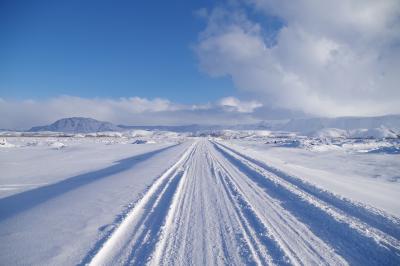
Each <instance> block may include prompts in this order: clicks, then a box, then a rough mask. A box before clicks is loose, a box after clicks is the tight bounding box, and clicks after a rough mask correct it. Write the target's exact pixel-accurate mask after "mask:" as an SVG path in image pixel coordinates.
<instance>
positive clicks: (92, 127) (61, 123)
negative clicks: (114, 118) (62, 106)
mask: <svg viewBox="0 0 400 266" xmlns="http://www.w3.org/2000/svg"><path fill="white" fill-rule="evenodd" d="M121 130H122V129H121V128H120V127H118V126H116V125H114V124H112V123H110V122H104V121H98V120H96V119H93V118H86V117H70V118H63V119H60V120H57V121H56V122H54V123H53V124H51V125H47V126H37V127H32V128H31V129H30V130H29V131H30V132H38V131H54V132H64V133H91V132H103V131H121Z"/></svg>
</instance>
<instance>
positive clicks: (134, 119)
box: [0, 96, 261, 129]
mask: <svg viewBox="0 0 400 266" xmlns="http://www.w3.org/2000/svg"><path fill="white" fill-rule="evenodd" d="M259 107H261V104H260V103H258V102H256V101H241V100H239V99H237V98H234V97H227V98H223V99H221V100H220V101H217V102H215V103H205V104H198V105H185V104H179V103H174V102H171V101H169V100H167V99H161V98H156V99H146V98H139V97H131V98H119V99H109V98H81V97H73V96H60V97H55V98H51V99H47V100H39V101H38V100H22V101H13V100H5V99H1V98H0V113H1V114H2V115H1V116H0V128H8V129H27V128H30V127H32V126H36V125H44V124H48V123H52V122H54V121H55V120H57V119H60V118H64V117H72V116H83V117H92V118H95V119H99V120H104V121H110V122H113V123H116V124H128V125H157V124H158V125H181V124H194V123H198V124H236V123H253V122H257V121H259V120H260V118H259V117H256V116H255V115H254V114H253V112H254V111H255V110H256V109H257V108H259Z"/></svg>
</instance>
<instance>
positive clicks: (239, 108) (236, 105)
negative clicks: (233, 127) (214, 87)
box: [219, 97, 262, 113]
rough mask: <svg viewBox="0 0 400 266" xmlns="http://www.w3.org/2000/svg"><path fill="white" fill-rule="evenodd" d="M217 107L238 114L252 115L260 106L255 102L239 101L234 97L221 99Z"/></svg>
mask: <svg viewBox="0 0 400 266" xmlns="http://www.w3.org/2000/svg"><path fill="white" fill-rule="evenodd" d="M219 105H220V106H222V107H225V108H228V110H231V111H236V112H239V113H252V112H253V111H254V109H256V108H259V107H261V106H262V104H261V103H259V102H257V101H240V100H239V99H237V98H235V97H226V98H222V99H221V100H220V101H219Z"/></svg>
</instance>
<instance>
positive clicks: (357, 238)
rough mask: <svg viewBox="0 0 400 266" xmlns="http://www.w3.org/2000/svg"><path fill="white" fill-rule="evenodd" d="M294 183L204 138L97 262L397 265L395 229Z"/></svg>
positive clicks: (163, 180)
mask: <svg viewBox="0 0 400 266" xmlns="http://www.w3.org/2000/svg"><path fill="white" fill-rule="evenodd" d="M292 181H293V180H290V179H288V178H285V177H282V176H281V175H278V174H277V173H275V172H273V171H271V169H269V168H267V167H262V165H261V163H260V164H257V163H255V161H252V160H251V159H250V158H248V157H246V156H245V155H241V154H240V153H238V152H236V151H234V150H232V149H231V148H229V147H226V146H221V145H220V144H217V143H211V142H210V141H208V140H201V141H197V142H195V143H194V144H192V146H190V147H189V148H188V149H187V150H186V151H185V153H184V154H183V155H182V156H181V157H180V159H179V160H178V161H177V162H176V163H175V164H174V165H173V166H172V167H171V168H170V169H168V170H167V171H166V172H165V173H164V174H163V175H162V176H161V177H160V178H158V179H157V180H156V181H155V182H154V183H153V185H152V186H151V187H150V188H149V190H148V191H147V192H146V193H145V195H144V196H143V198H142V199H140V200H139V201H138V203H137V204H136V205H135V207H134V208H133V209H132V210H131V211H130V212H129V213H128V214H127V216H126V218H125V219H124V220H123V221H122V222H121V224H120V225H119V227H117V229H116V230H115V231H114V232H113V233H112V234H111V236H110V237H109V239H108V240H107V241H106V242H105V243H104V245H103V246H102V247H101V248H100V249H99V250H98V252H97V253H96V254H95V255H94V256H93V258H92V260H91V262H90V265H144V264H149V265H243V264H246V265H273V264H278V265H284V264H293V265H310V264H312V265H345V264H347V263H350V264H369V265H374V264H375V265H383V264H385V265H391V264H398V263H399V261H400V255H399V253H398V246H397V245H398V239H396V237H393V236H392V235H391V234H390V233H391V232H396V230H398V228H393V226H390V224H385V225H382V226H376V227H379V228H376V227H374V226H372V225H376V224H379V221H380V220H379V219H377V218H376V217H372V218H371V217H370V216H368V215H367V214H368V213H366V212H363V211H357V210H356V209H355V207H354V208H349V207H348V206H347V205H346V206H344V204H341V203H340V202H339V199H337V201H333V200H331V201H330V200H329V199H330V198H329V196H326V195H322V192H321V193H318V192H316V191H313V190H312V188H311V187H306V186H300V185H299V184H297V183H296V182H294V181H293V182H292ZM340 207H343V208H340ZM363 215H364V216H363ZM372 216H373V215H372ZM363 217H364V218H365V217H366V218H365V219H362V218H363ZM369 218H370V219H369ZM394 226H395V225H394Z"/></svg>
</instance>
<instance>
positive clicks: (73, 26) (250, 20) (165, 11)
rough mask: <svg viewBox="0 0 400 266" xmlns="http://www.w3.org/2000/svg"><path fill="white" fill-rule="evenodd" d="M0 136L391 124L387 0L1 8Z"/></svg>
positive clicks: (398, 9)
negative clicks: (97, 127) (59, 124)
mask: <svg viewBox="0 0 400 266" xmlns="http://www.w3.org/2000/svg"><path fill="white" fill-rule="evenodd" d="M0 38H1V39H0V114H2V115H1V116H0V128H27V127H30V126H35V125H38V124H46V123H50V122H53V121H54V120H56V119H59V118H63V117H70V116H87V117H93V118H97V119H100V120H105V121H110V122H114V123H118V124H131V125H133V124H136V125H140V124H159V125H160V124H164V125H167V124H170V125H171V124H192V123H200V124H211V123H212V124H223V123H224V124H226V123H230V124H236V123H256V122H259V121H262V120H265V119H282V118H285V119H290V118H294V117H299V116H300V117H301V116H329V117H336V116H378V115H385V114H399V113H400V104H399V102H400V90H399V87H398V84H400V1H398V0H385V1H376V0H363V1H354V0H342V1H339V2H338V1H330V2H329V1H328V2H327V1H309V0H297V1H290V0H287V1H286V0H218V1H212V0H204V1H200V0H198V1H186V0H180V1H177V0H175V1H153V0H149V1H134V0H129V1H128V0H118V1H111V0H108V1H105V0H104V1H102V0H79V1H78V0H65V1H64V0H63V1H61V0H47V1H45V0H0Z"/></svg>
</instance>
